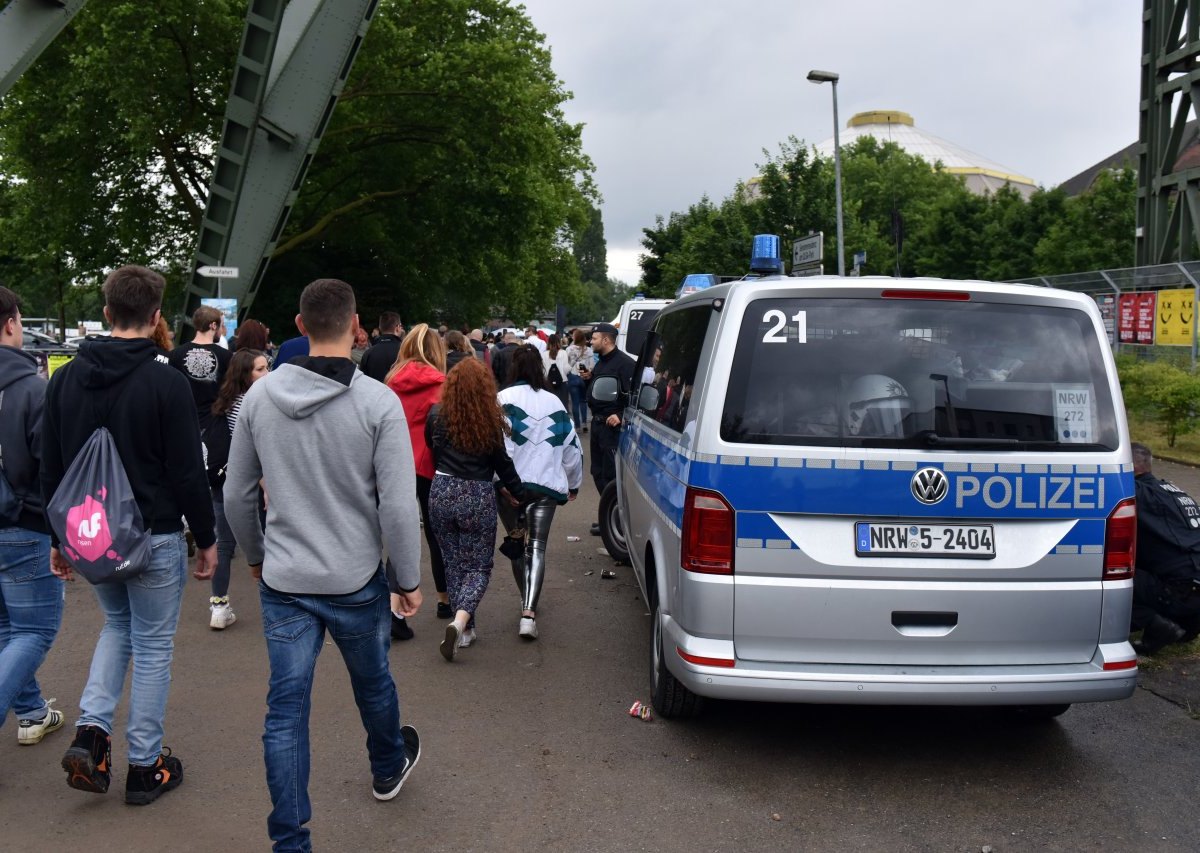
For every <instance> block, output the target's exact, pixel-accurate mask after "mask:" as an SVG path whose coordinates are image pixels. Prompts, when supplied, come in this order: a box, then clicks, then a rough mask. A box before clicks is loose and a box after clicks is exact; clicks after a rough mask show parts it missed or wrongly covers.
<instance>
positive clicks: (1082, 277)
mask: <svg viewBox="0 0 1200 853" xmlns="http://www.w3.org/2000/svg"><path fill="white" fill-rule="evenodd" d="M1016 283H1018V284H1036V285H1042V286H1044V287H1057V288H1060V289H1062V290H1073V291H1075V292H1077V293H1086V294H1088V295H1089V296H1091V297H1092V298H1093V299H1095V300H1096V304H1097V305H1099V306H1100V313H1101V315H1103V317H1104V325H1105V328H1107V329H1108V335H1109V343H1111V344H1112V346H1113V349H1114V351H1116V352H1132V353H1135V354H1137V355H1138V356H1139V357H1142V358H1152V359H1161V360H1169V361H1173V362H1177V363H1180V364H1188V363H1189V362H1190V364H1191V366H1192V368H1193V369H1194V368H1195V367H1196V360H1197V350H1198V349H1200V338H1198V337H1197V335H1198V332H1197V328H1196V305H1197V304H1200V261H1184V262H1182V263H1173V264H1159V265H1156V266H1149V267H1129V268H1127V269H1116V270H1094V271H1092V272H1081V273H1067V274H1065V275H1047V276H1036V277H1034V278H1023V279H1017V280H1016Z"/></svg>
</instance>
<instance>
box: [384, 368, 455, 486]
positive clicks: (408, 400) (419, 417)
mask: <svg viewBox="0 0 1200 853" xmlns="http://www.w3.org/2000/svg"><path fill="white" fill-rule="evenodd" d="M445 381H446V375H445V374H444V373H442V372H441V371H439V370H436V369H434V368H432V367H430V366H429V365H427V364H422V363H421V362H419V361H410V362H409V363H408V364H406V365H404V366H403V367H402V368H400V369H399V370H397V371H396V375H395V376H393V377H392V378H391V379H389V380H388V387H389V388H391V389H392V390H393V391H395V392H396V396H397V397H399V398H400V404H401V405H402V406H404V417H405V418H407V419H408V437H409V439H410V440H411V441H412V449H413V465H414V467H415V468H416V471H417V476H418V477H424V478H425V479H427V480H432V479H433V454H432V453H430V452H429V445H427V444H426V443H425V419H426V418H427V417H429V410H430V409H431V408H433V406H434V404H435V403H437V402H438V401H439V400H441V399H442V383H444V382H445Z"/></svg>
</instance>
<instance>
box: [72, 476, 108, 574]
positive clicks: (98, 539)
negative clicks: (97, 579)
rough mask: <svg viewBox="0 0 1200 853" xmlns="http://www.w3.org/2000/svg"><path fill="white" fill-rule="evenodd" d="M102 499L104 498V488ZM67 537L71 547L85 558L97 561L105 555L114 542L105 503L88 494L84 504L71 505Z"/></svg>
mask: <svg viewBox="0 0 1200 853" xmlns="http://www.w3.org/2000/svg"><path fill="white" fill-rule="evenodd" d="M100 499H101V500H103V499H104V490H103V489H101V491H100ZM67 537H68V539H69V544H70V546H71V548H72V549H73V550H75V551H78V552H79V555H80V556H82V557H83V558H84V559H85V560H88V561H95V560H99V559H100V558H101V557H103V556H104V554H105V552H106V551H107V550H108V546H109V545H111V544H112V534H111V533H109V530H108V515H107V514H106V513H105V512H104V504H102V503H100V501H98V500H96V499H95V498H93V497H92V496H91V495H88V496H87V497H86V498H84V500H83V503H82V504H80V505H79V506H75V507H71V509H70V510H68V511H67Z"/></svg>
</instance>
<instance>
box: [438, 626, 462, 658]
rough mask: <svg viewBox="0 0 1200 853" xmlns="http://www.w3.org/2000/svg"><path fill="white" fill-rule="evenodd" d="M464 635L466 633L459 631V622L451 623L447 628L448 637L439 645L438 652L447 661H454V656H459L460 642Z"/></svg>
mask: <svg viewBox="0 0 1200 853" xmlns="http://www.w3.org/2000/svg"><path fill="white" fill-rule="evenodd" d="M463 633H465V632H463V631H461V630H459V627H458V623H457V622H451V623H450V624H449V625H447V626H446V636H445V637H443V638H442V641H441V642H440V643H439V644H438V650H439V651H440V652H441V653H442V657H444V658H445V659H446V660H448V661H451V662H453V661H454V656H455V655H456V654H458V641H459V640H460V639H462V635H463Z"/></svg>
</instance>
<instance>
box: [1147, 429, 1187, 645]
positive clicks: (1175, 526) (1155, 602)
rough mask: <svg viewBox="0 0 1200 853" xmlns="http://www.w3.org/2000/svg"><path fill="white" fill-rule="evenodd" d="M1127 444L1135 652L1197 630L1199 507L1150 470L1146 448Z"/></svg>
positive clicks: (1182, 637) (1149, 457)
mask: <svg viewBox="0 0 1200 853" xmlns="http://www.w3.org/2000/svg"><path fill="white" fill-rule="evenodd" d="M1132 449H1133V474H1134V486H1135V488H1136V489H1137V509H1138V519H1137V520H1138V529H1137V571H1136V572H1135V573H1134V575H1133V618H1132V625H1131V629H1132V630H1134V631H1136V630H1138V629H1141V630H1142V639H1141V641H1140V642H1137V643H1134V649H1135V650H1136V651H1137V653H1138V654H1145V655H1152V654H1154V653H1155V652H1157V651H1159V650H1160V649H1161V648H1162V647H1163V646H1166V645H1169V644H1171V643H1178V642H1186V641H1188V640H1190V639H1193V638H1195V637H1196V636H1197V634H1198V633H1200V506H1197V504H1196V502H1195V501H1194V500H1193V499H1192V498H1191V497H1190V496H1189V495H1188V494H1187V493H1186V492H1184V491H1183V490H1182V489H1180V488H1179V487H1178V486H1174V485H1172V484H1171V483H1167V482H1165V481H1163V480H1160V479H1158V478H1157V477H1155V476H1154V474H1152V473H1151V470H1150V469H1151V465H1152V463H1153V460H1154V457H1153V456H1152V455H1151V453H1150V449H1149V448H1148V447H1146V446H1145V445H1142V444H1134V445H1133V448H1132Z"/></svg>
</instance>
